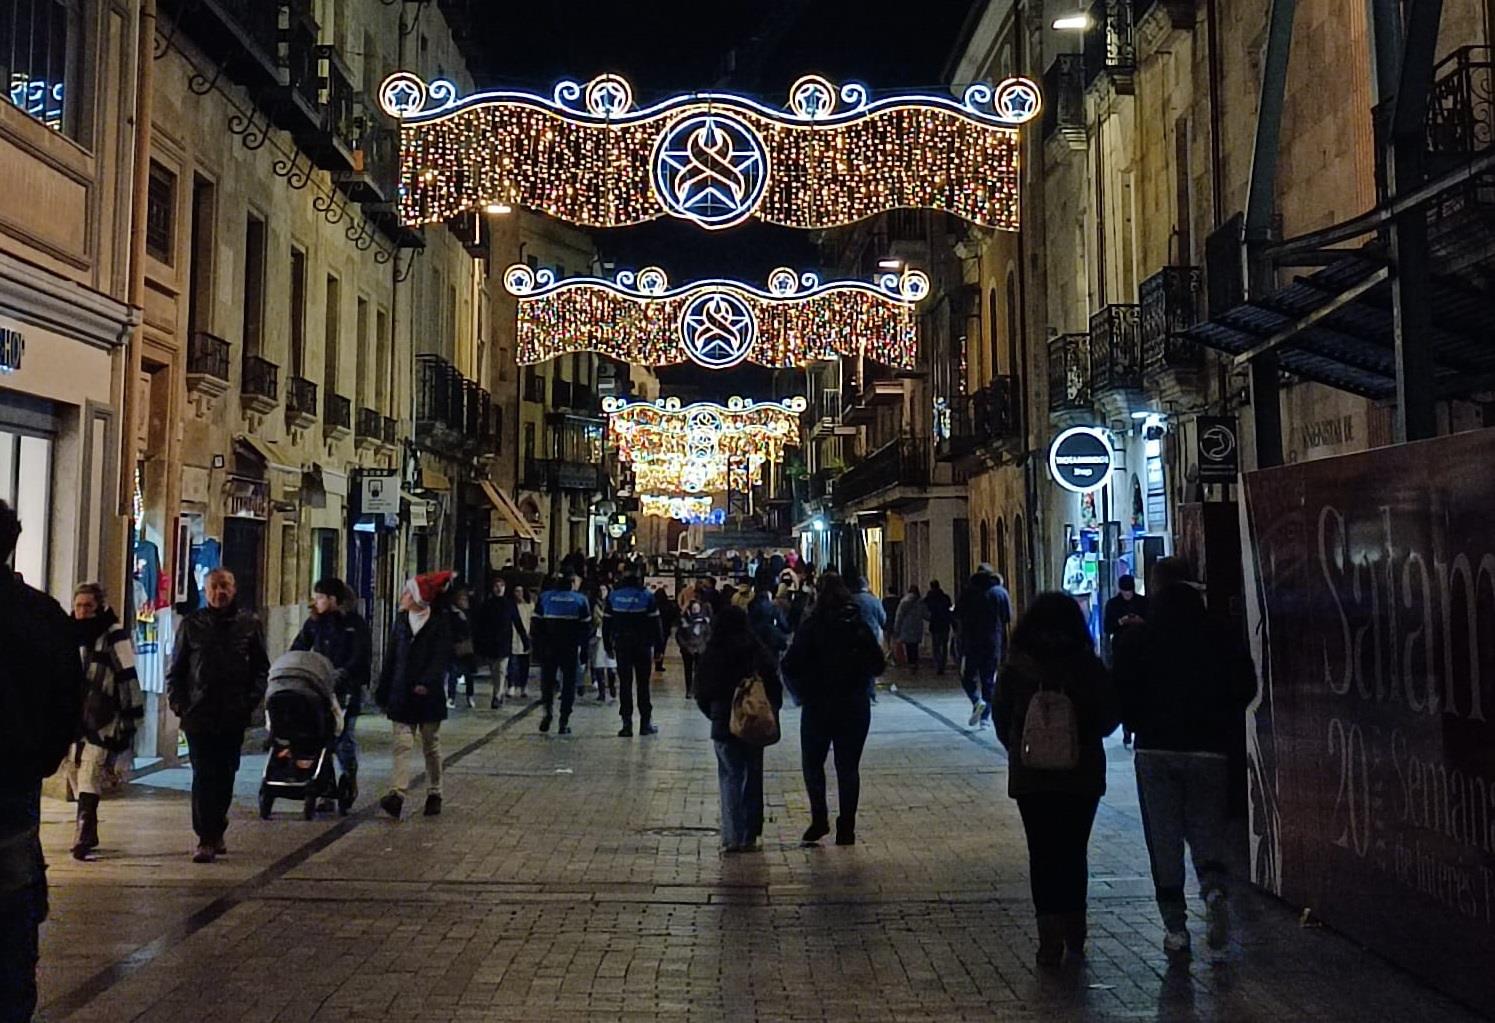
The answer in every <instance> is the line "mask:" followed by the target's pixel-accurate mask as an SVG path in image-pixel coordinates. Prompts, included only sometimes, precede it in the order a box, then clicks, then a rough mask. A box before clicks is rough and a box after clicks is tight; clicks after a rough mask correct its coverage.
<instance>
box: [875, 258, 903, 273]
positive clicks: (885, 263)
mask: <svg viewBox="0 0 1495 1023" xmlns="http://www.w3.org/2000/svg"><path fill="white" fill-rule="evenodd" d="M877 268H878V269H879V270H902V269H903V260H901V259H894V258H892V257H889V258H887V259H879V260H878V261H877Z"/></svg>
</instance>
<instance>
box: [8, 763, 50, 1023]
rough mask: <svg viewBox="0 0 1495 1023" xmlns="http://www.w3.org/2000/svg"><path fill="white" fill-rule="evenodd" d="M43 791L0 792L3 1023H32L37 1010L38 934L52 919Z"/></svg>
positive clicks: (32, 788) (38, 787) (37, 786)
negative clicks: (41, 831) (42, 837)
mask: <svg viewBox="0 0 1495 1023" xmlns="http://www.w3.org/2000/svg"><path fill="white" fill-rule="evenodd" d="M41 792H42V789H41V783H40V782H38V783H37V784H35V785H28V786H26V787H24V788H19V789H17V788H14V787H11V786H9V785H7V786H6V787H5V788H4V789H0V855H3V862H0V1023H29V1021H30V1019H31V1015H32V1013H33V1012H35V1011H36V961H37V956H38V938H37V932H38V930H39V929H40V927H41V923H42V921H43V920H45V919H46V918H47V875H46V863H45V861H44V860H43V859H42V852H41V843H40V841H39V840H38V837H37V830H36V829H37V827H38V826H39V825H40V823H41Z"/></svg>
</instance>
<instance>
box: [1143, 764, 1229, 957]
mask: <svg viewBox="0 0 1495 1023" xmlns="http://www.w3.org/2000/svg"><path fill="white" fill-rule="evenodd" d="M1136 766H1137V798H1138V799H1139V800H1140V802H1141V804H1142V831H1143V834H1144V835H1145V836H1146V838H1147V853H1148V856H1149V857H1150V858H1151V860H1152V883H1153V886H1154V887H1155V888H1156V889H1157V898H1158V909H1159V910H1160V911H1161V912H1162V915H1163V925H1164V926H1165V927H1167V928H1168V929H1169V930H1170V931H1181V930H1183V929H1184V926H1185V923H1186V922H1187V920H1188V915H1189V913H1188V906H1187V904H1186V903H1185V902H1184V843H1185V842H1187V843H1188V846H1189V853H1190V854H1191V856H1192V857H1193V860H1194V874H1195V875H1196V876H1197V877H1198V878H1199V888H1200V892H1201V894H1203V895H1204V896H1205V897H1208V896H1209V894H1210V893H1211V892H1213V891H1224V890H1225V888H1226V879H1227V870H1226V865H1225V851H1226V847H1225V841H1226V837H1225V819H1226V800H1227V794H1228V788H1229V784H1228V782H1227V776H1228V770H1227V767H1228V762H1227V761H1226V759H1225V757H1224V756H1222V755H1219V754H1215V753H1173V752H1169V751H1165V750H1149V749H1140V750H1138V751H1137V757H1136Z"/></svg>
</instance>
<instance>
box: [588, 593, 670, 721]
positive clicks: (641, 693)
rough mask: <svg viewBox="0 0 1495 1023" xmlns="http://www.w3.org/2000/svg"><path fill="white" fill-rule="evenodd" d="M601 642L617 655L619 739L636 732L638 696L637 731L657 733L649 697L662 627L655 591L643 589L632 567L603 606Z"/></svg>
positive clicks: (661, 644)
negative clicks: (655, 654)
mask: <svg viewBox="0 0 1495 1023" xmlns="http://www.w3.org/2000/svg"><path fill="white" fill-rule="evenodd" d="M602 644H603V648H604V649H605V650H606V651H607V652H608V655H609V656H615V657H616V658H617V665H618V675H619V677H620V688H621V693H620V696H619V699H618V714H619V715H620V716H621V717H622V718H623V727H622V728H620V729H619V730H618V737H619V738H623V739H626V738H631V737H632V735H633V704H634V698H635V695H637V699H638V733H639V735H654V734H656V733H657V732H658V731H659V726H657V725H655V724H654V703H653V701H652V700H651V699H650V698H649V671H650V669H652V668H653V667H654V651H656V650H658V649H660V648H661V647H662V646H663V645H664V632H663V626H662V625H661V624H660V616H659V606H658V605H657V604H656V603H655V602H654V594H652V593H650V592H649V591H648V590H646V589H645V588H644V580H643V577H642V576H640V575H639V574H638V572H637V570H636V569H632V568H630V569H629V572H628V575H626V576H624V577H623V585H621V586H619V587H618V588H617V589H615V590H613V591H612V593H610V594H608V596H607V599H606V601H605V602H604V603H603V607H602Z"/></svg>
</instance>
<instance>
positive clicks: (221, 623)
mask: <svg viewBox="0 0 1495 1023" xmlns="http://www.w3.org/2000/svg"><path fill="white" fill-rule="evenodd" d="M206 589H207V598H208V606H207V607H204V608H199V609H198V610H196V611H193V612H192V613H191V614H189V615H188V616H187V617H186V618H184V619H182V624H181V625H180V626H178V627H177V634H176V652H175V654H174V655H173V657H172V660H171V667H170V668H168V669H167V672H166V700H167V703H168V704H169V705H170V706H171V712H172V713H173V714H175V715H176V716H177V717H178V718H180V719H181V721H182V732H183V734H185V735H186V736H187V752H188V755H189V756H190V757H191V758H192V830H193V831H195V832H196V833H197V849H196V851H195V852H194V853H193V854H192V862H194V863H212V862H213V860H214V859H215V858H216V857H218V856H222V855H223V854H224V853H225V852H226V851H227V848H226V846H225V845H224V841H223V836H224V833H225V832H226V831H227V830H228V809H229V807H230V806H231V805H232V804H233V799H234V776H235V775H237V774H238V773H239V754H240V753H241V751H242V750H243V747H244V730H245V729H246V728H248V727H249V717H250V715H251V714H253V713H254V710H255V708H256V707H258V706H259V704H260V701H261V700H263V699H264V698H265V683H266V680H267V678H268V676H269V672H270V657H269V655H268V654H267V653H266V652H265V639H264V635H263V633H262V631H261V629H260V621H259V619H258V618H257V617H255V615H254V613H253V612H252V611H250V610H249V609H248V608H241V607H239V605H238V603H237V597H238V584H237V583H236V582H235V580H234V574H233V573H232V572H230V571H229V570H228V569H226V568H217V569H214V570H213V571H212V572H210V573H209V574H208V578H207V584H206Z"/></svg>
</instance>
